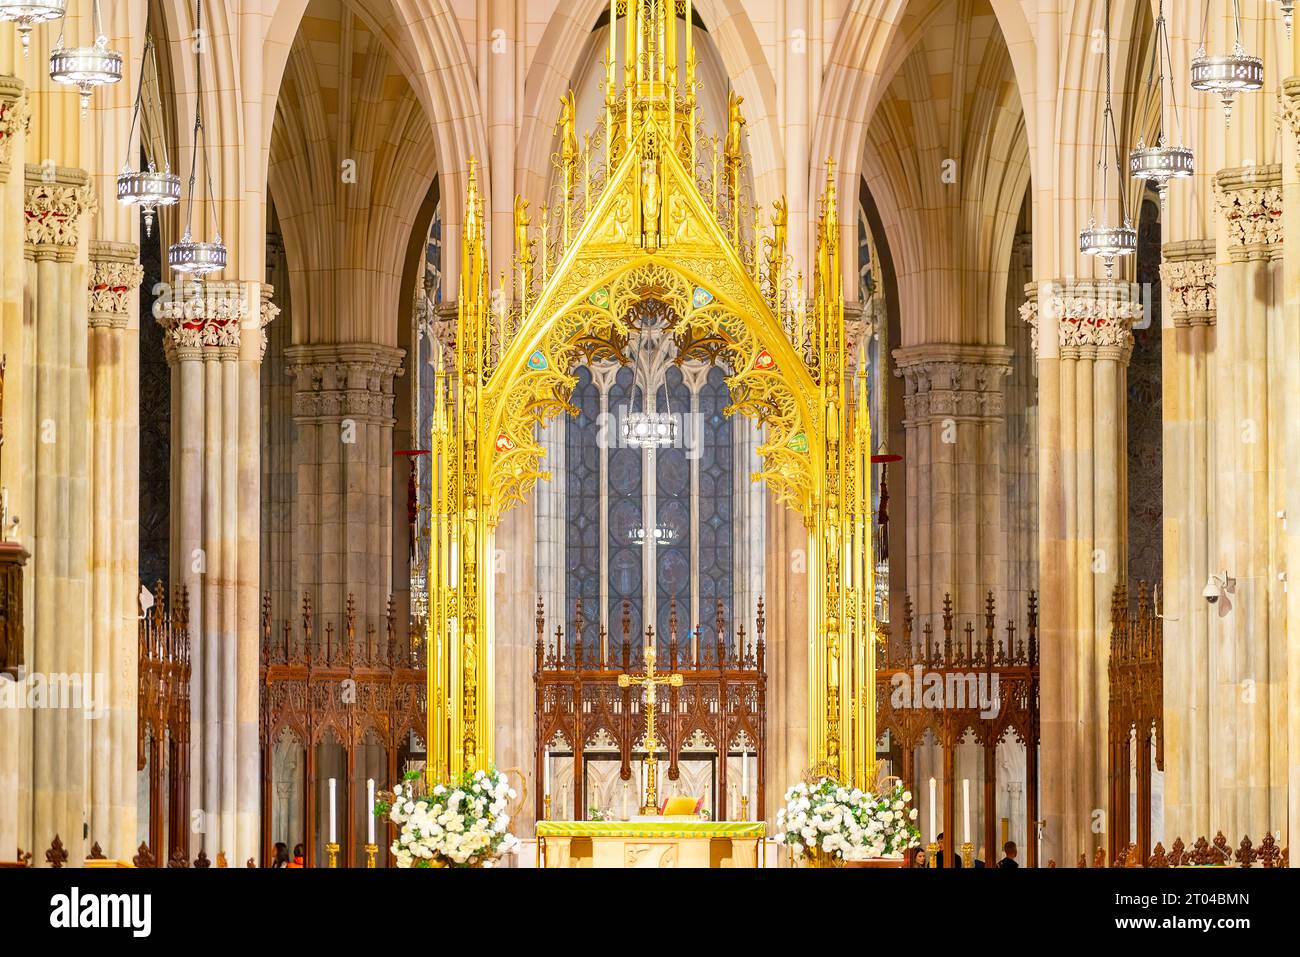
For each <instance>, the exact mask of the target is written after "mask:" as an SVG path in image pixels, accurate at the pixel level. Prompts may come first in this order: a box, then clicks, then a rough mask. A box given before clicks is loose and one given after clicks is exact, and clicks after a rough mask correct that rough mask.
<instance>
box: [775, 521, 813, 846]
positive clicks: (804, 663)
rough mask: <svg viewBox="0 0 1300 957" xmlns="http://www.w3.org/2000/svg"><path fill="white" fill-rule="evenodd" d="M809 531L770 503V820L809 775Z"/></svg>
mask: <svg viewBox="0 0 1300 957" xmlns="http://www.w3.org/2000/svg"><path fill="white" fill-rule="evenodd" d="M809 561H810V558H809V555H808V529H807V527H806V526H805V525H804V523H803V516H801V515H800V514H799V513H798V512H795V511H793V510H791V509H789V508H786V507H785V505H783V504H781V503H779V502H775V501H773V500H772V497H771V496H768V497H767V530H766V556H765V559H764V568H765V572H766V583H767V595H768V599H767V673H768V678H769V680H768V704H767V709H768V714H769V715H773V716H775V720H773V721H771V722H770V723H769V725H768V728H769V734H770V737H769V740H768V742H767V757H768V761H769V765H768V775H767V781H768V786H767V794H766V797H767V808H766V809H765V817H766V820H767V821H768V822H769V824H771V822H773V821H774V820H775V819H776V812H777V810H778V809H779V808H781V807H783V806H784V804H785V802H784V800H783V799H782V796H783V795H784V793H785V789H786V788H787V787H789V786H790V785H791V784H794V783H795V782H796V781H799V780H802V778H803V775H804V772H805V771H807V770H808V765H809V755H808V660H809V655H810V648H809V637H808V635H809V618H808V616H809V614H810V610H809V607H808V563H809Z"/></svg>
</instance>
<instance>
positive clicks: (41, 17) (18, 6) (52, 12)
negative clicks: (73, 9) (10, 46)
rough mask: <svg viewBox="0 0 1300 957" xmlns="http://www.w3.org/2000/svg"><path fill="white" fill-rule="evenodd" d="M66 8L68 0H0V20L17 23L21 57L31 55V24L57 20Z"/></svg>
mask: <svg viewBox="0 0 1300 957" xmlns="http://www.w3.org/2000/svg"><path fill="white" fill-rule="evenodd" d="M67 9H68V0H14V2H7V0H0V20H3V21H6V22H9V23H15V24H17V25H18V39H20V40H21V41H22V42H23V58H24V59H26V58H27V57H29V56H31V46H32V24H34V23H46V22H47V21H50V20H58V19H59V18H60V17H62V16H63V15H64V14H65V13H66V12H67Z"/></svg>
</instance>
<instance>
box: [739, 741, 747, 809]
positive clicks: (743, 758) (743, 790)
mask: <svg viewBox="0 0 1300 957" xmlns="http://www.w3.org/2000/svg"><path fill="white" fill-rule="evenodd" d="M740 796H741V797H743V798H748V797H749V752H748V751H741V752H740Z"/></svg>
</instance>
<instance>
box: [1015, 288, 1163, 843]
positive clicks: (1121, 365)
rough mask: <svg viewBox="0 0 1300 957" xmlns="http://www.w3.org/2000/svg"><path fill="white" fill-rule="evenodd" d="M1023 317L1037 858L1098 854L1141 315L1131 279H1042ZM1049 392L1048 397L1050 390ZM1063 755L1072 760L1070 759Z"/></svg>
mask: <svg viewBox="0 0 1300 957" xmlns="http://www.w3.org/2000/svg"><path fill="white" fill-rule="evenodd" d="M1037 292H1038V295H1037V301H1036V302H1034V303H1033V305H1031V306H1030V308H1029V309H1027V310H1026V318H1027V319H1028V320H1029V321H1030V322H1031V323H1033V324H1034V325H1035V328H1036V329H1037V328H1038V327H1039V326H1041V327H1042V329H1043V330H1044V332H1045V333H1049V334H1050V333H1054V334H1055V337H1056V343H1055V345H1056V346H1057V350H1056V351H1057V355H1056V356H1051V355H1050V353H1049V352H1048V351H1046V350H1044V349H1043V348H1042V346H1043V343H1041V342H1040V343H1039V363H1038V366H1039V394H1040V396H1044V398H1043V400H1042V401H1043V402H1044V403H1045V404H1046V403H1048V402H1050V404H1051V406H1052V407H1053V412H1054V414H1053V415H1052V416H1051V417H1044V419H1043V420H1042V421H1041V422H1040V433H1039V447H1040V476H1039V490H1040V494H1041V496H1042V504H1041V506H1040V514H1041V515H1042V516H1043V519H1042V524H1041V527H1040V532H1039V535H1040V537H1039V553H1040V555H1041V556H1042V557H1043V561H1042V572H1041V574H1042V594H1043V605H1042V607H1043V617H1042V628H1041V639H1040V665H1041V671H1042V694H1041V696H1040V697H1041V701H1042V754H1043V755H1054V756H1057V760H1051V761H1045V762H1044V774H1043V779H1042V781H1041V783H1040V788H1041V794H1042V799H1041V805H1040V806H1041V807H1042V814H1043V820H1045V822H1046V823H1045V825H1044V832H1043V855H1042V861H1043V862H1046V861H1047V860H1053V859H1054V860H1056V861H1057V862H1058V863H1062V864H1072V863H1073V862H1074V861H1075V860H1076V859H1077V858H1078V855H1079V854H1080V853H1083V852H1087V853H1088V856H1089V859H1091V856H1092V852H1093V850H1094V849H1095V848H1096V847H1098V846H1105V832H1106V820H1105V813H1106V811H1105V809H1106V807H1107V788H1106V767H1107V763H1106V762H1107V739H1106V716H1107V708H1108V695H1109V683H1108V679H1107V662H1108V660H1109V641H1110V602H1111V596H1112V592H1113V590H1114V587H1115V583H1116V581H1118V580H1119V577H1120V576H1121V575H1122V574H1123V573H1124V561H1125V556H1126V544H1125V535H1126V521H1125V517H1126V514H1127V500H1126V490H1125V481H1126V461H1127V456H1126V444H1127V443H1126V437H1125V431H1124V423H1125V421H1126V419H1125V370H1126V369H1127V366H1128V360H1129V356H1130V355H1131V353H1132V349H1133V334H1132V331H1131V329H1132V326H1133V323H1134V321H1135V320H1137V319H1138V318H1139V317H1140V316H1141V315H1142V304H1141V302H1140V297H1139V294H1138V290H1137V289H1136V287H1134V286H1133V285H1131V284H1129V283H1122V282H1108V281H1100V280H1097V281H1094V280H1072V281H1061V282H1047V283H1041V284H1040V286H1039V288H1038V290H1037ZM1049 390H1050V391H1051V392H1052V393H1053V394H1052V395H1051V396H1050V398H1049V397H1047V393H1048V391H1049ZM1061 756H1068V760H1067V759H1065V758H1062V757H1061Z"/></svg>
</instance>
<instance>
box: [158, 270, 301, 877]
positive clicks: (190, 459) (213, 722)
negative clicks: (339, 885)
mask: <svg viewBox="0 0 1300 957" xmlns="http://www.w3.org/2000/svg"><path fill="white" fill-rule="evenodd" d="M270 293H271V290H270V287H269V286H267V285H265V284H263V283H260V282H248V283H242V284H241V283H237V282H206V283H189V284H186V285H184V286H183V287H182V288H180V289H178V290H176V292H175V293H174V294H173V295H168V296H165V297H164V298H163V299H162V300H160V302H159V303H158V304H157V307H156V315H157V316H158V318H159V322H161V323H162V324H163V326H164V328H166V330H167V333H168V335H167V340H166V347H167V349H168V358H169V361H170V362H171V363H172V368H173V377H172V381H173V389H174V391H175V399H174V401H173V403H172V408H173V410H174V413H173V423H172V450H173V451H172V454H173V457H174V459H173V461H174V462H175V465H174V469H173V483H172V497H173V502H172V515H173V516H174V518H173V522H172V549H171V553H172V561H173V568H172V576H173V582H172V584H173V585H184V586H185V587H186V589H187V590H188V592H189V600H190V641H191V660H192V662H193V666H192V672H191V681H190V700H191V726H190V802H191V803H190V806H191V842H192V845H191V852H194V851H196V850H197V848H195V847H194V846H193V844H194V843H197V844H198V846H199V847H202V848H203V849H205V850H206V851H207V853H208V856H209V857H210V858H215V856H216V854H217V853H225V854H226V856H227V858H229V859H231V860H243V859H245V858H247V857H249V856H254V855H256V854H257V853H258V828H257V822H258V814H259V806H260V797H261V791H260V772H259V768H260V760H261V758H260V751H259V738H258V727H257V716H258V708H257V700H258V694H257V680H258V659H259V651H260V632H259V629H258V609H259V604H260V602H259V598H258V564H259V554H258V520H259V508H260V488H259V472H258V467H259V466H258V451H259V431H258V430H259V418H258V405H259V397H258V369H259V366H260V363H261V357H262V353H263V350H264V349H265V344H266V335H265V332H264V331H263V328H264V326H265V325H266V324H267V323H269V322H270V321H271V320H272V319H273V318H274V317H275V314H276V313H277V311H278V310H277V309H276V307H275V306H274V305H272V304H271V302H270Z"/></svg>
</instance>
